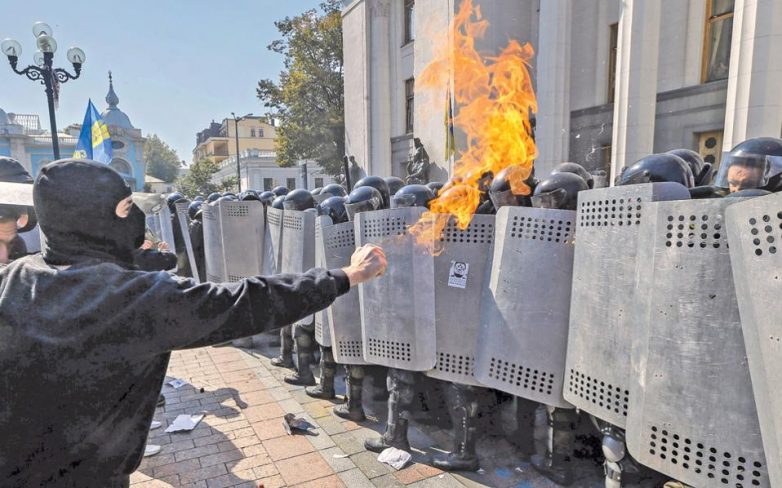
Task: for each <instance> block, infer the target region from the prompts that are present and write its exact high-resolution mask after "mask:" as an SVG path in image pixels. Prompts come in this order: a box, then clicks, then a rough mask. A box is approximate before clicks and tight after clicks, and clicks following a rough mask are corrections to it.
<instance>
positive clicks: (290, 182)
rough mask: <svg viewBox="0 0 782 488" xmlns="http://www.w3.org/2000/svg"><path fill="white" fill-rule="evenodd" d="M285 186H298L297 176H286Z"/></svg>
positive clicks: (291, 187)
mask: <svg viewBox="0 0 782 488" xmlns="http://www.w3.org/2000/svg"><path fill="white" fill-rule="evenodd" d="M285 186H286V187H288V189H289V190H293V189H294V188H296V178H286V179H285Z"/></svg>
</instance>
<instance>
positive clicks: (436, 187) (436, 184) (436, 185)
mask: <svg viewBox="0 0 782 488" xmlns="http://www.w3.org/2000/svg"><path fill="white" fill-rule="evenodd" d="M424 186H426V187H427V188H429V189H430V190H432V193H434V196H437V194H438V193H439V192H440V190H442V188H443V186H445V183H442V182H440V181H430V182H429V183H427V184H426V185H424Z"/></svg>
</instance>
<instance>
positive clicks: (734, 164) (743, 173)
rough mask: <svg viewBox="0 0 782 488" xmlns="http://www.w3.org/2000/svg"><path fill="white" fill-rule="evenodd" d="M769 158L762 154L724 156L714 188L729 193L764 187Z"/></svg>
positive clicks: (766, 179) (766, 180) (767, 174)
mask: <svg viewBox="0 0 782 488" xmlns="http://www.w3.org/2000/svg"><path fill="white" fill-rule="evenodd" d="M769 158H770V157H769V156H766V155H764V154H741V155H731V154H726V155H725V157H724V158H723V159H722V162H721V163H720V169H719V172H718V173H717V177H716V178H715V179H714V186H718V187H720V188H728V189H729V190H730V191H731V192H734V191H740V190H747V189H750V188H762V187H764V186H766V184H767V183H768V177H769V168H770V166H771V164H770V161H769Z"/></svg>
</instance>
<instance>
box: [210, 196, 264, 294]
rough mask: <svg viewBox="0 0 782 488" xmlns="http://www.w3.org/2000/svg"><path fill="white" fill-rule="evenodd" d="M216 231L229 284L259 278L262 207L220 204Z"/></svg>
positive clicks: (254, 203)
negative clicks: (219, 239)
mask: <svg viewBox="0 0 782 488" xmlns="http://www.w3.org/2000/svg"><path fill="white" fill-rule="evenodd" d="M218 205H219V209H220V229H221V231H222V232H221V236H222V250H223V261H224V263H225V264H224V269H225V276H224V280H225V281H229V282H236V281H240V280H241V279H243V278H248V277H250V276H258V275H260V274H263V239H264V221H263V204H262V203H261V202H258V201H254V200H246V201H238V202H231V201H221V202H219V203H218Z"/></svg>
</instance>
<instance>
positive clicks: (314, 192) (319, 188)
mask: <svg viewBox="0 0 782 488" xmlns="http://www.w3.org/2000/svg"><path fill="white" fill-rule="evenodd" d="M322 191H323V187H322V186H319V187H317V188H313V189H312V190H310V194H311V195H312V196H313V197H316V196H318V195H320V192H322Z"/></svg>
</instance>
